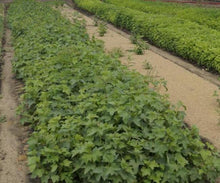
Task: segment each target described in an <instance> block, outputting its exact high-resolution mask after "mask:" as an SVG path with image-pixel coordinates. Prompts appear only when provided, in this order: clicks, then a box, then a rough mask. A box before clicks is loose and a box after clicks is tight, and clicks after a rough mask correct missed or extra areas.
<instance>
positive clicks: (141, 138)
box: [9, 0, 220, 183]
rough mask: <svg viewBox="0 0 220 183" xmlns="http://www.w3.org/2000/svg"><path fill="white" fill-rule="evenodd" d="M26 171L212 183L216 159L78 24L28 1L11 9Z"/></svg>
mask: <svg viewBox="0 0 220 183" xmlns="http://www.w3.org/2000/svg"><path fill="white" fill-rule="evenodd" d="M9 22H10V26H11V29H12V32H13V45H14V49H15V60H14V62H13V66H14V70H15V71H16V74H17V76H18V78H20V79H22V80H23V81H24V82H25V93H24V95H23V96H22V104H21V106H20V108H19V111H20V114H21V117H22V123H30V124H31V125H32V127H33V130H34V131H33V133H32V134H31V136H30V139H29V141H28V144H29V151H28V164H29V168H30V171H31V172H32V176H33V177H39V178H41V181H42V182H45V183H47V182H48V180H52V182H54V183H55V182H66V183H79V182H80V183H81V182H82V183H110V182H112V183H147V182H158V183H162V182H164V183H165V182H167V183H177V182H178V183H180V182H181V183H183V182H201V183H202V182H204V183H207V182H213V183H214V181H215V179H216V178H217V177H218V175H219V172H220V167H219V165H220V163H219V161H220V159H219V154H218V153H217V152H216V151H215V150H214V148H213V147H212V146H211V145H209V144H207V145H205V144H204V143H203V142H202V141H201V139H200V137H199V135H198V132H197V130H196V129H195V128H192V129H191V130H190V129H188V128H186V127H185V125H184V124H183V117H184V115H183V113H182V112H180V111H177V110H175V108H174V106H172V105H171V104H170V103H169V102H168V101H167V99H166V98H165V97H164V96H162V95H160V94H158V93H157V92H155V91H154V89H153V88H152V87H150V85H151V86H152V84H154V83H150V81H149V78H148V77H144V76H141V75H140V74H138V73H135V72H131V71H129V70H128V69H127V68H125V67H124V66H122V65H121V64H120V62H119V61H118V60H117V59H116V58H115V57H111V56H108V55H106V54H105V53H104V50H103V48H102V46H101V45H100V43H99V42H98V41H96V40H94V39H91V40H90V39H89V38H88V35H87V34H86V33H85V28H84V27H83V25H82V24H81V22H76V23H75V24H74V25H71V24H70V22H68V21H66V20H65V19H64V18H62V17H61V15H60V14H59V13H58V12H56V11H54V10H52V9H51V8H49V7H48V6H45V5H44V4H40V3H37V2H34V1H31V0H28V1H21V0H20V1H16V2H15V3H13V4H12V5H11V6H10V9H9Z"/></svg>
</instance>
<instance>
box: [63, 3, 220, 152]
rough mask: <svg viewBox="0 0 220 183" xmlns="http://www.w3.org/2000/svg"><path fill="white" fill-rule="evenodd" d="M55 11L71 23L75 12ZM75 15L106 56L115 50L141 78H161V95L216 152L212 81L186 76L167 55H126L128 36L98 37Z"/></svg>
mask: <svg viewBox="0 0 220 183" xmlns="http://www.w3.org/2000/svg"><path fill="white" fill-rule="evenodd" d="M59 10H60V12H61V14H62V15H63V16H65V17H66V18H68V19H69V20H71V21H73V18H74V16H73V14H74V12H77V10H74V9H73V8H71V7H69V6H68V5H64V6H63V7H60V8H59ZM78 13H79V12H78ZM79 15H80V17H81V19H85V21H86V28H87V32H88V34H89V35H90V36H93V35H94V36H95V37H96V38H98V39H100V40H102V41H104V45H105V49H106V51H107V52H110V51H111V50H113V49H115V48H119V49H121V50H122V51H123V55H124V56H123V57H122V58H120V61H121V62H122V64H125V65H127V66H128V67H129V68H130V69H134V70H136V71H138V72H140V73H141V74H143V75H149V74H150V75H153V76H155V77H159V78H164V79H165V80H166V81H167V88H168V92H165V91H162V92H163V93H166V94H169V97H170V101H171V102H172V103H174V104H175V103H177V102H178V101H182V102H183V104H184V105H185V106H186V108H187V110H186V118H185V121H186V123H187V124H189V125H190V126H193V125H196V126H197V127H198V128H199V132H200V135H201V136H202V137H204V138H207V139H208V140H209V141H210V142H212V143H213V144H214V146H215V147H217V148H218V149H220V125H219V124H218V123H219V118H220V117H219V114H218V112H217V111H216V110H217V109H218V104H217V102H216V98H215V97H213V93H214V91H215V90H216V91H218V86H217V85H215V84H213V82H211V80H212V79H211V80H207V79H204V78H203V77H200V76H199V75H197V74H195V73H193V72H190V71H189V69H188V70H187V69H186V68H184V67H181V66H180V64H176V63H174V62H173V60H172V61H171V60H169V59H167V58H169V57H173V56H172V55H169V54H167V55H166V56H164V55H163V56H162V55H160V54H159V53H158V52H154V51H152V50H147V51H145V54H144V55H136V54H135V53H133V52H130V50H132V49H134V45H133V44H131V42H130V40H129V39H128V37H129V35H126V36H124V34H125V33H123V34H121V33H120V31H115V30H113V29H111V28H108V30H107V33H106V34H105V35H104V37H100V36H99V34H98V31H97V29H98V28H97V27H96V26H94V21H93V19H92V18H91V17H88V16H86V15H84V14H82V13H79ZM80 17H79V18H80ZM146 62H148V63H149V64H150V65H152V67H153V69H151V70H148V69H145V65H146ZM191 68H192V69H191V70H198V68H195V67H194V66H193V65H191ZM200 73H202V71H201V72H200ZM214 80H215V79H214Z"/></svg>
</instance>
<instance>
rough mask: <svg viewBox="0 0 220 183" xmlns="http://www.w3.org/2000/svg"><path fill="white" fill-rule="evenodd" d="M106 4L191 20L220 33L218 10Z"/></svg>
mask: <svg viewBox="0 0 220 183" xmlns="http://www.w3.org/2000/svg"><path fill="white" fill-rule="evenodd" d="M105 2H107V3H111V4H115V5H117V6H124V7H127V8H132V9H135V10H138V11H143V12H145V13H152V14H157V15H158V14H160V15H163V16H164V18H166V17H170V16H171V17H174V18H176V17H178V18H181V19H183V21H184V20H189V21H191V22H196V23H198V24H199V25H203V26H206V27H209V28H212V29H215V30H218V31H220V11H219V9H218V8H205V7H196V6H192V5H185V4H177V3H167V2H161V1H156V2H155V1H154V2H152V1H143V0H105Z"/></svg>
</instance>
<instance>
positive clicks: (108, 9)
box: [74, 0, 220, 72]
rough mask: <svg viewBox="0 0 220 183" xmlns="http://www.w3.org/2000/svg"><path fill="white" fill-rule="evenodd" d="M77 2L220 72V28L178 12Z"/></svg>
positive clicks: (87, 0) (95, 0)
mask: <svg viewBox="0 0 220 183" xmlns="http://www.w3.org/2000/svg"><path fill="white" fill-rule="evenodd" d="M74 2H75V3H76V4H77V6H78V7H79V8H81V9H84V10H86V11H88V12H90V13H92V14H95V15H96V16H98V17H100V18H102V19H104V20H106V21H109V22H111V23H112V24H114V25H116V26H117V27H119V28H122V29H126V30H128V31H130V32H132V33H133V34H138V35H141V36H143V37H144V38H145V39H147V40H148V41H149V42H151V43H153V44H155V45H157V46H158V47H161V48H164V49H166V50H168V51H171V52H173V53H175V54H177V55H179V56H181V57H183V58H185V59H187V60H189V61H192V62H193V63H195V64H198V65H201V66H204V67H206V68H207V69H210V70H214V71H217V72H220V32H219V31H217V30H214V29H210V28H208V27H205V26H202V25H199V24H197V23H194V22H191V21H189V20H183V19H181V18H178V17H175V16H166V17H165V16H164V15H162V14H152V13H145V12H141V11H137V10H132V9H130V8H125V7H122V6H118V5H113V4H108V3H104V2H101V1H99V0H74Z"/></svg>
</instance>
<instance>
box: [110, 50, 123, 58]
mask: <svg viewBox="0 0 220 183" xmlns="http://www.w3.org/2000/svg"><path fill="white" fill-rule="evenodd" d="M109 54H110V55H111V56H112V57H115V58H120V57H123V56H124V54H123V51H122V49H121V48H113V49H112V50H111V51H110V52H109Z"/></svg>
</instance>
